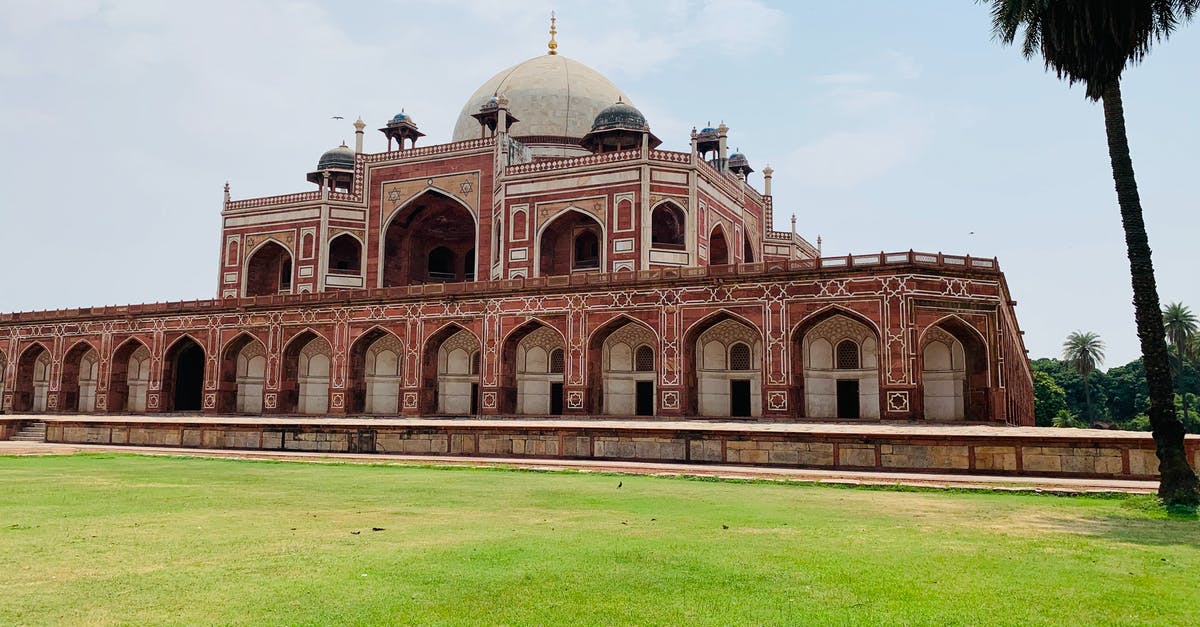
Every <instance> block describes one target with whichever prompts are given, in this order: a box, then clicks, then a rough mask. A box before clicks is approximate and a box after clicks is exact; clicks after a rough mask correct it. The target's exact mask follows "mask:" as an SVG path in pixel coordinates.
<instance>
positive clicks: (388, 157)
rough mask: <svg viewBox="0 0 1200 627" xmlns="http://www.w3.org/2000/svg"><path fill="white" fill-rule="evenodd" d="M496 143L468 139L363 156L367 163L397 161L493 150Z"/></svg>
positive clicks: (489, 140) (493, 141)
mask: <svg viewBox="0 0 1200 627" xmlns="http://www.w3.org/2000/svg"><path fill="white" fill-rule="evenodd" d="M495 143H496V138H495V137H481V138H479V139H468V140H466V141H461V142H451V143H449V144H434V145H432V146H422V147H420V148H409V149H408V150H393V151H391V152H377V153H373V154H364V155H362V159H363V160H364V161H365V162H366V163H379V162H381V161H396V160H399V159H412V158H414V157H427V156H429V155H440V154H445V153H448V152H467V151H471V150H479V149H480V148H491V147H492V146H493V145H494V144H495Z"/></svg>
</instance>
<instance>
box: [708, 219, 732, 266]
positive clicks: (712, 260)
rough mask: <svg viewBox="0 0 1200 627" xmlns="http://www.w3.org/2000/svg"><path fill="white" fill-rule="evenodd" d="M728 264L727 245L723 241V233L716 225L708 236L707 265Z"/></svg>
mask: <svg viewBox="0 0 1200 627" xmlns="http://www.w3.org/2000/svg"><path fill="white" fill-rule="evenodd" d="M728 263H729V243H728V242H727V241H726V240H725V231H724V230H723V229H721V226H720V225H717V226H715V227H713V230H712V234H711V235H709V236H708V265H710V266H723V265H725V264H728Z"/></svg>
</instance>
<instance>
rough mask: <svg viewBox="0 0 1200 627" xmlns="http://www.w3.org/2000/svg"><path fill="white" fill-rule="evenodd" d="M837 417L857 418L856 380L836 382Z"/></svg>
mask: <svg viewBox="0 0 1200 627" xmlns="http://www.w3.org/2000/svg"><path fill="white" fill-rule="evenodd" d="M837 415H838V418H858V381H838V382H837Z"/></svg>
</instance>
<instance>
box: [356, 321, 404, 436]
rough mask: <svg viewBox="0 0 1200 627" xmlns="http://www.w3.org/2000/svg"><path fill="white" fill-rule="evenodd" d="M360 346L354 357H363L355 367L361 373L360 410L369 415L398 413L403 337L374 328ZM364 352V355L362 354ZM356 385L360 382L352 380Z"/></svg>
mask: <svg viewBox="0 0 1200 627" xmlns="http://www.w3.org/2000/svg"><path fill="white" fill-rule="evenodd" d="M359 345H361V348H359V349H358V350H356V351H354V356H353V358H354V359H355V360H356V361H357V360H358V359H361V360H362V362H361V365H359V366H358V367H356V368H355V371H356V372H361V373H362V375H361V376H362V402H361V411H362V412H364V413H368V414H391V415H394V414H399V413H400V383H401V376H402V375H403V374H404V344H403V343H402V342H401V341H400V338H398V337H396V336H395V335H392V334H391V333H388V332H386V331H383V330H381V329H374V330H373V331H372V332H371V333H369V334H368V336H367V337H364V338H363V340H360V342H359ZM360 353H361V356H360ZM353 383H354V384H355V388H356V389H357V387H358V385H357V384H358V381H354V382H353Z"/></svg>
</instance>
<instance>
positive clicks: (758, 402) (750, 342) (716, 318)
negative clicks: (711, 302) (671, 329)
mask: <svg viewBox="0 0 1200 627" xmlns="http://www.w3.org/2000/svg"><path fill="white" fill-rule="evenodd" d="M727 321H732V322H736V323H738V324H739V325H741V326H744V327H747V328H749V331H750V333H748V334H744V335H740V336H739V337H736V338H731V339H729V340H728V341H722V342H721V344H722V351H723V354H724V355H726V357H725V358H724V359H725V360H726V362H727V361H728V357H727V355H728V353H729V352H730V351H731V350H732V349H733V347H734V345H735V344H738V343H741V344H745V345H746V348H747V349H748V350H749V364H748V365H749V367H748V368H747V369H739V370H737V371H736V372H734V371H733V370H732V369H730V368H729V367H728V364H727V363H726V365H725V366H724V367H721V368H717V367H713V368H710V369H706V368H704V367H702V364H701V361H702V359H701V357H702V355H701V350H700V347H699V346H698V345H699V343H700V342H701V340H702V339H704V336H705V334H706V333H708V332H709V331H710V330H712V329H714V328H715V327H717V326H718V325H720V324H722V323H724V322H727ZM764 346H765V343H764V336H763V332H762V329H761V328H760V327H759V326H758V325H757V324H755V323H754V322H753V321H751V320H750V319H749V318H747V317H745V316H742V315H740V314H737V313H735V312H733V311H730V310H728V309H719V310H717V311H714V312H712V313H709V314H708V315H706V316H704V317H702V318H700V319H699V320H697V321H696V322H694V323H692V324H691V326H689V327H688V328H687V330H686V331H685V332H684V334H683V345H682V355H683V361H682V367H683V375H684V379H683V380H684V382H685V389H686V390H687V391H688V394H687V398H686V399H685V401H686V405H685V407H684V409H685V413H686V414H687V415H692V416H700V415H711V416H718V415H730V416H732V415H738V414H739V413H742V412H740V411H735V409H736V408H735V407H734V405H735V404H740V400H742V399H741V398H740V395H742V394H744V393H745V391H744V390H743V386H742V382H748V385H747V386H746V387H747V388H748V394H749V408H748V412H746V414H745V415H748V416H757V415H760V414H761V413H762V377H763V354H764V353H763V347H764ZM702 373H703V376H702ZM735 382H737V383H735ZM735 391H736V394H735ZM723 396H728V398H727V399H723V398H722V397H723ZM735 396H737V397H738V398H735ZM735 401H736V402H735ZM723 407H728V408H729V411H728V413H725V412H724V411H722V408H723Z"/></svg>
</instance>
